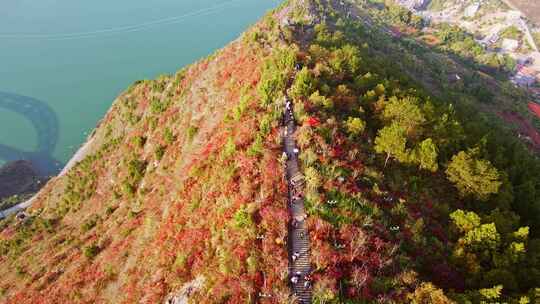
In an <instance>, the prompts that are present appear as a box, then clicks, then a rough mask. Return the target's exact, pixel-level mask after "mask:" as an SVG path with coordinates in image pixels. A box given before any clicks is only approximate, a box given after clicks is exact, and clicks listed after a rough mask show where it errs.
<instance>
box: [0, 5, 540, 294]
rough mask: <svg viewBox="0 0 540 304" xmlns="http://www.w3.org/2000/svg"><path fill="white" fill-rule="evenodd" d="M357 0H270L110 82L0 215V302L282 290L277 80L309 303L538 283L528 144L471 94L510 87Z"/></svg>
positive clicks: (505, 96)
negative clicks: (295, 183) (212, 48)
mask: <svg viewBox="0 0 540 304" xmlns="http://www.w3.org/2000/svg"><path fill="white" fill-rule="evenodd" d="M340 2H344V3H346V6H343V5H341V3H340ZM358 8H359V7H358V6H354V5H353V3H351V2H347V1H335V2H333V1H330V2H328V1H324V0H290V1H286V2H285V3H284V4H283V5H281V6H280V7H279V8H277V9H276V10H274V11H272V12H270V13H269V14H268V15H267V16H266V17H265V18H264V19H263V20H261V21H260V22H259V23H257V24H256V25H254V26H253V27H252V28H251V29H249V30H247V31H246V33H245V34H243V35H242V36H241V37H240V38H239V39H238V40H236V41H234V42H232V43H231V44H230V45H228V46H227V47H225V48H224V49H222V50H219V51H217V52H216V53H215V54H214V55H212V56H210V57H209V58H206V59H203V60H201V61H199V62H197V63H195V64H193V65H191V66H189V67H186V68H185V69H183V70H181V71H179V72H178V73H176V74H175V75H170V76H163V77H160V78H159V79H157V80H152V81H148V80H146V81H140V82H137V83H135V84H134V85H133V86H132V87H130V88H128V89H127V90H126V91H125V92H124V93H122V94H121V96H119V97H118V99H117V100H116V101H115V102H114V104H113V106H112V108H111V110H110V111H109V113H108V114H107V116H106V117H105V118H104V119H103V121H102V122H101V124H100V126H99V127H98V129H97V130H96V132H95V135H94V137H93V141H92V144H91V152H90V154H89V155H88V156H87V157H86V158H85V159H84V160H83V161H82V162H80V163H79V164H78V165H77V166H76V167H74V168H73V169H72V170H70V171H69V173H68V174H67V175H66V176H63V177H60V178H56V179H53V180H51V181H50V182H49V183H48V184H47V186H45V188H44V189H43V190H42V191H41V192H40V194H39V196H38V200H37V202H36V203H35V204H34V206H33V207H32V208H31V209H30V210H28V212H29V214H30V216H29V217H28V218H26V219H25V220H22V221H21V220H17V219H15V218H14V217H12V218H8V219H7V220H4V221H2V222H0V224H1V229H2V230H1V234H0V238H1V240H0V291H1V299H2V300H1V301H2V302H5V303H164V302H165V300H166V299H168V298H170V297H174V296H177V297H179V298H189V301H190V303H289V302H293V301H294V300H293V299H292V298H291V296H290V290H289V288H288V281H289V274H288V273H287V263H288V260H287V244H286V240H287V223H288V222H289V218H288V217H287V206H286V195H287V189H286V181H285V177H284V169H283V157H282V155H281V151H282V150H281V136H282V134H280V132H279V130H280V129H279V126H280V119H281V116H282V113H283V110H284V103H283V97H284V95H285V94H286V93H287V95H288V96H291V97H292V98H293V100H294V105H295V108H294V113H295V117H296V119H297V120H298V123H299V129H298V131H297V134H296V141H297V143H298V145H299V148H300V156H299V157H300V159H301V169H302V171H303V173H304V175H305V180H306V193H305V201H306V206H307V210H308V224H309V231H310V238H311V239H310V241H311V245H312V248H311V257H312V265H313V302H314V303H499V302H500V303H520V304H521V303H536V302H537V301H540V225H539V223H540V161H539V160H538V158H537V156H535V155H533V154H532V153H531V152H530V151H529V150H528V149H527V147H526V146H525V144H523V143H522V142H520V141H518V140H517V139H515V138H514V136H513V134H512V133H511V130H509V129H508V128H507V127H506V126H504V125H503V124H502V121H499V120H498V119H497V118H496V115H495V114H493V113H492V112H491V111H490V110H489V109H488V107H486V100H484V99H482V98H489V101H487V102H488V103H489V102H493V103H495V104H503V105H504V104H505V101H507V100H509V99H510V98H512V95H510V94H509V93H508V92H507V91H505V90H503V86H501V84H500V83H499V82H497V80H495V79H491V78H490V79H489V80H485V79H484V78H480V79H478V78H471V79H474V80H475V82H474V84H471V83H467V82H465V81H463V82H462V83H461V84H460V83H457V84H448V83H447V79H445V78H443V77H440V76H438V74H436V73H435V71H438V70H439V69H445V68H447V67H446V66H444V65H442V66H437V65H436V64H442V62H444V61H443V60H445V58H446V57H443V55H441V54H438V53H437V54H435V53H430V50H429V47H427V46H419V47H418V48H416V47H415V46H412V44H411V43H409V42H406V41H405V42H404V41H403V40H399V39H398V38H393V37H392V36H390V35H388V34H387V32H386V31H385V30H384V29H383V28H378V27H377V26H378V25H377V26H374V25H375V23H373V21H370V20H371V19H369V15H365V13H366V12H367V11H362V10H361V8H360V9H358ZM420 47H421V48H420ZM411 48H414V49H417V50H418V49H420V50H421V52H419V54H420V55H419V54H418V53H414V52H412V51H411ZM433 54H435V55H433ZM426 58H429V59H431V60H432V61H431V63H428V61H427V60H426ZM446 59H447V58H446ZM447 60H450V59H447ZM452 62H453V61H452ZM413 63H416V64H419V65H417V66H416V70H414V71H412V70H410V69H409V68H410V67H411V66H413ZM453 67H454V66H452V67H451V68H453ZM422 71H425V73H422ZM466 71H467V73H469V74H467V75H471V77H474V76H472V75H476V74H474V73H473V71H470V70H466ZM293 75H295V77H294V81H293V82H292V83H290V82H291V79H292V76H293ZM472 85H474V87H472ZM475 89H476V90H475ZM478 90H484V91H487V92H489V94H478ZM511 93H512V94H514V93H515V92H514V91H511ZM516 94H517V93H516ZM479 96H480V97H479Z"/></svg>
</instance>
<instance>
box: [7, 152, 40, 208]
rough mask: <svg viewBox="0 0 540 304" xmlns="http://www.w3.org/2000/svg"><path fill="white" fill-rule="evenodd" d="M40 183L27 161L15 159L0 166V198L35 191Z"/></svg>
mask: <svg viewBox="0 0 540 304" xmlns="http://www.w3.org/2000/svg"><path fill="white" fill-rule="evenodd" d="M42 184H43V183H42V182H41V180H40V177H39V176H38V174H37V172H36V170H35V169H34V167H33V166H32V163H31V162H29V161H26V160H17V161H13V162H9V163H7V164H5V165H4V166H2V167H1V168H0V200H3V199H6V198H8V197H11V196H14V195H23V194H28V193H33V192H36V191H38V190H39V188H40V187H41V185H42Z"/></svg>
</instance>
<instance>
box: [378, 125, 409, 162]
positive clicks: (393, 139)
mask: <svg viewBox="0 0 540 304" xmlns="http://www.w3.org/2000/svg"><path fill="white" fill-rule="evenodd" d="M405 133H406V131H405V128H404V127H402V126H401V125H399V124H397V123H393V124H391V125H389V126H386V127H384V128H382V129H381V130H379V133H378V134H377V137H376V138H375V152H377V153H386V160H385V162H384V166H385V167H386V165H387V164H388V160H389V159H390V158H391V157H393V158H395V159H397V160H399V161H401V162H404V161H407V159H408V152H407V150H406V144H407V138H406V137H405Z"/></svg>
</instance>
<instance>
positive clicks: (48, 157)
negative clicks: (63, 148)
mask: <svg viewBox="0 0 540 304" xmlns="http://www.w3.org/2000/svg"><path fill="white" fill-rule="evenodd" d="M0 108H4V109H6V110H9V111H13V112H15V113H18V114H20V115H22V116H24V117H25V118H26V119H28V120H29V121H30V122H31V123H32V126H33V127H34V129H35V130H36V133H37V147H36V148H35V150H34V151H22V150H20V149H17V148H14V147H9V146H6V145H4V144H1V143H0V159H2V160H4V161H15V160H21V159H24V160H28V161H30V162H32V164H33V166H34V169H35V170H36V171H37V173H38V174H39V175H41V176H51V175H56V174H57V173H58V172H59V170H60V169H61V167H62V164H61V163H60V162H59V161H58V160H56V159H54V157H53V156H52V155H53V152H54V149H55V148H56V144H57V142H58V135H59V123H58V117H57V116H56V113H55V112H54V110H53V109H51V108H50V107H49V105H47V104H46V103H45V102H43V101H40V100H37V99H35V98H32V97H27V96H22V95H18V94H13V93H7V92H0ZM5 128H9V126H5Z"/></svg>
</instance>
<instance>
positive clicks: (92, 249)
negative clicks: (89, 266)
mask: <svg viewBox="0 0 540 304" xmlns="http://www.w3.org/2000/svg"><path fill="white" fill-rule="evenodd" d="M99 251H100V248H99V247H98V246H97V245H96V244H92V245H90V246H85V247H84V248H83V254H84V256H85V257H87V258H89V259H93V258H94V257H96V256H97V255H98V253H99Z"/></svg>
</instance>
